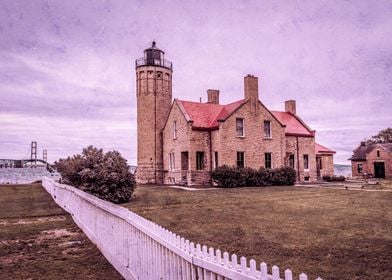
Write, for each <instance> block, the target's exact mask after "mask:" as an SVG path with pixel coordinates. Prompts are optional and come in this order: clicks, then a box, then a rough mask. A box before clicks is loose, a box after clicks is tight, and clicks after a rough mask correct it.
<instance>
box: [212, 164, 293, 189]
mask: <svg viewBox="0 0 392 280" xmlns="http://www.w3.org/2000/svg"><path fill="white" fill-rule="evenodd" d="M211 177H212V180H213V182H214V183H216V184H217V185H218V186H221V187H223V188H234V187H245V186H247V187H249V186H271V185H275V186H277V185H279V186H281V185H294V183H295V180H296V173H295V170H294V169H292V168H289V167H282V168H276V169H265V168H260V169H259V170H256V169H252V168H238V167H229V166H227V165H223V166H221V167H218V168H216V169H215V170H214V171H212V173H211Z"/></svg>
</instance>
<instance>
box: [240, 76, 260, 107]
mask: <svg viewBox="0 0 392 280" xmlns="http://www.w3.org/2000/svg"><path fill="white" fill-rule="evenodd" d="M244 97H245V99H249V100H250V106H251V107H250V108H251V113H253V114H257V108H258V106H257V103H258V102H259V79H258V78H257V77H255V76H253V75H250V74H248V75H247V76H246V77H245V78H244Z"/></svg>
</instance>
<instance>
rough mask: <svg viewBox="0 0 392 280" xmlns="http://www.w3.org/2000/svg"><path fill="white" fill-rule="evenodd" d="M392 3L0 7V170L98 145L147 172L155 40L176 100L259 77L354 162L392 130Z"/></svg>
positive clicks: (341, 158) (227, 98)
mask: <svg viewBox="0 0 392 280" xmlns="http://www.w3.org/2000/svg"><path fill="white" fill-rule="evenodd" d="M391 38H392V2H391V1H232V2H231V1H222V2H221V1H162V0H161V1H129V0H127V1H79V0H78V1H69V0H67V1H64V0H61V1H31V0H26V1H15V0H10V1H7V0H5V1H4V0H2V1H1V2H0V96H1V102H0V158H5V157H11V158H22V157H25V156H29V154H28V153H29V146H30V142H31V141H32V140H35V141H38V150H39V156H40V157H41V156H42V149H44V148H45V149H47V150H48V158H49V160H50V161H54V160H56V159H58V158H59V157H65V156H67V155H71V154H74V153H78V152H80V151H81V148H82V147H85V146H87V145H89V144H93V145H95V146H97V147H102V148H104V149H105V150H109V149H116V150H118V151H120V152H121V153H122V154H123V155H124V156H125V157H126V158H127V159H128V160H129V163H130V164H135V163H136V121H135V120H136V100H135V70H134V60H135V59H136V58H139V57H142V55H143V50H144V49H145V48H146V47H148V46H149V44H150V42H151V41H152V40H156V41H157V46H158V47H159V48H161V49H163V50H164V51H165V52H166V58H167V59H169V60H171V61H172V62H173V63H174V73H173V96H174V97H177V98H180V99H186V100H194V101H198V100H199V97H202V98H203V100H204V101H205V100H206V90H207V88H216V89H220V91H221V102H222V103H227V102H231V101H234V100H238V99H241V98H242V97H243V77H244V76H245V75H246V74H248V73H250V74H254V75H256V76H258V77H259V83H260V84H259V88H260V99H261V100H262V102H263V103H264V104H266V105H267V106H268V107H269V108H270V109H271V110H283V109H284V100H287V99H296V100H297V113H298V114H299V115H300V116H301V117H302V119H304V120H305V121H306V122H307V124H309V126H310V127H312V128H313V129H315V130H316V131H317V142H319V143H320V144H323V145H325V146H327V147H329V148H331V149H334V150H336V151H337V154H336V157H335V163H347V161H346V159H347V158H349V157H350V156H351V151H352V150H353V149H354V148H355V146H356V145H357V144H358V143H359V141H361V140H363V139H364V138H365V137H368V136H371V135H372V134H375V133H377V132H378V131H379V130H381V129H383V128H386V127H388V126H391V125H392V110H391V108H392V94H391V89H392V39H391Z"/></svg>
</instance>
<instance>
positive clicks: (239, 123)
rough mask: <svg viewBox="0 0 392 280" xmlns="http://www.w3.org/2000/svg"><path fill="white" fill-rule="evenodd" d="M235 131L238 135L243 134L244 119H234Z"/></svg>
mask: <svg viewBox="0 0 392 280" xmlns="http://www.w3.org/2000/svg"><path fill="white" fill-rule="evenodd" d="M236 132H237V136H238V137H243V136H245V133H244V119H239V118H237V119H236Z"/></svg>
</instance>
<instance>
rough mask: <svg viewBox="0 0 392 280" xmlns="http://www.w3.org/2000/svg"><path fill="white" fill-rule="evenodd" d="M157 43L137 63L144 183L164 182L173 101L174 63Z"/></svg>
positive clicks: (138, 174) (141, 180)
mask: <svg viewBox="0 0 392 280" xmlns="http://www.w3.org/2000/svg"><path fill="white" fill-rule="evenodd" d="M164 55H165V53H164V52H163V51H162V50H160V49H158V48H157V46H156V44H155V42H152V45H151V47H150V48H147V49H145V50H144V57H142V58H139V59H137V60H136V62H135V67H136V100H137V171H136V180H137V182H138V183H141V184H146V183H150V184H159V183H163V139H162V130H163V127H164V125H165V122H166V118H167V115H168V113H169V110H170V107H171V102H172V73H173V65H172V63H171V62H170V61H167V60H166V59H165V58H164Z"/></svg>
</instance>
